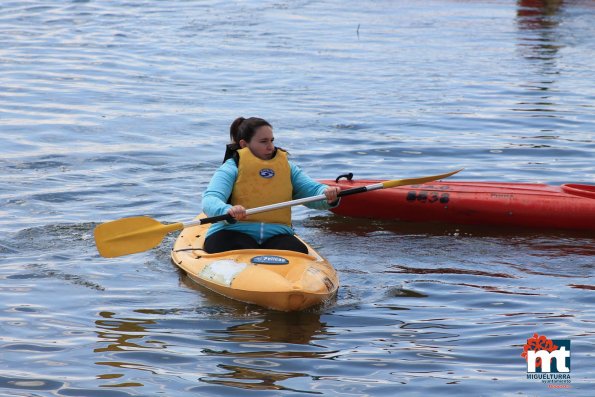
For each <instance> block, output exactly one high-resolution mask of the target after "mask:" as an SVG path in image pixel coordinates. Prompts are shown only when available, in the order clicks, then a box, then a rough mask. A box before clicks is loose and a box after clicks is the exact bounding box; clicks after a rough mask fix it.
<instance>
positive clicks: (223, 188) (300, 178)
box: [202, 159, 331, 244]
mask: <svg viewBox="0 0 595 397" xmlns="http://www.w3.org/2000/svg"><path fill="white" fill-rule="evenodd" d="M289 166H290V170H291V184H292V186H293V198H292V199H294V200H295V199H300V198H305V197H311V196H317V195H320V194H324V191H325V190H326V188H327V186H326V185H323V184H322V183H319V182H316V181H315V180H313V179H311V178H310V177H309V176H308V175H306V174H305V173H304V172H303V171H302V170H301V169H300V168H299V167H298V166H297V165H295V164H293V163H292V162H291V161H290V162H289ZM237 178H238V167H237V165H236V163H235V161H234V160H233V159H229V160H227V161H226V162H225V163H223V164H222V165H221V166H220V167H219V168H218V169H217V170H216V171H215V174H214V175H213V177H212V178H211V181H210V182H209V186H208V187H207V190H206V191H205V192H204V193H203V195H202V207H203V212H204V213H205V214H206V215H207V216H209V217H210V216H217V215H223V214H226V213H227V211H228V210H229V209H230V208H231V207H232V205H231V204H228V203H227V200H228V199H229V196H230V195H231V192H232V190H233V187H234V184H235V182H236V179H237ZM305 205H306V206H307V207H309V208H313V209H319V210H326V209H329V208H331V206H330V205H329V204H328V203H327V202H326V200H320V201H314V202H311V203H307V204H305ZM223 229H225V230H233V231H237V232H241V233H246V234H248V235H249V236H252V237H253V238H254V239H255V240H256V241H257V242H258V243H259V244H262V243H263V242H264V241H266V240H267V239H269V238H271V237H273V236H276V235H278V234H294V231H293V229H292V228H291V227H289V226H287V225H283V224H278V223H263V222H244V221H239V222H236V223H233V224H230V223H227V222H218V223H215V224H213V225H211V227H210V228H209V231H208V232H207V237H208V236H210V235H211V234H213V233H216V232H218V231H220V230H223Z"/></svg>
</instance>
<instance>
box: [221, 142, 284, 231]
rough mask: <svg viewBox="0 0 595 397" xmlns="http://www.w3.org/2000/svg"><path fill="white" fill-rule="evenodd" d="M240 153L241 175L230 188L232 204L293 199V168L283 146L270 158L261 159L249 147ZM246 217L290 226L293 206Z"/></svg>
mask: <svg viewBox="0 0 595 397" xmlns="http://www.w3.org/2000/svg"><path fill="white" fill-rule="evenodd" d="M238 155H239V162H238V177H237V179H236V183H235V185H234V187H233V190H232V192H231V204H232V205H242V206H244V208H246V209H250V208H255V207H261V206H263V205H269V204H275V203H279V202H282V201H289V200H291V199H292V194H293V186H292V184H291V168H290V166H289V161H288V160H287V153H286V152H285V151H284V150H281V149H277V151H276V155H275V157H273V158H272V159H270V160H262V159H259V158H258V157H256V156H255V155H253V154H252V152H251V151H250V149H249V148H247V147H246V148H243V149H240V150H238ZM245 221H247V222H265V223H281V224H285V225H288V226H291V207H286V208H281V209H278V210H274V211H267V212H261V213H259V214H253V215H250V216H248V217H247V218H246V219H245Z"/></svg>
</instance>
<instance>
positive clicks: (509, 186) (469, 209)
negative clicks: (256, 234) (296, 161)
mask: <svg viewBox="0 0 595 397" xmlns="http://www.w3.org/2000/svg"><path fill="white" fill-rule="evenodd" d="M321 182H322V183H325V184H327V185H330V186H339V187H340V188H341V189H342V190H345V189H350V188H355V187H360V186H366V185H370V184H374V183H378V182H382V181H379V180H352V181H349V180H340V181H339V182H335V181H329V180H327V181H321ZM332 211H333V212H335V213H336V214H339V215H345V216H351V217H360V218H373V219H391V220H397V221H404V222H440V223H450V224H463V225H492V226H505V227H523V228H544V229H566V230H591V231H595V186H593V185H579V184H566V185H562V186H551V185H546V184H539V183H498V182H463V181H460V182H459V181H456V182H442V181H439V182H432V183H427V184H421V185H412V186H400V187H395V188H389V189H383V190H375V191H371V192H367V193H365V194H354V195H350V196H345V197H343V198H342V199H341V204H340V205H339V206H338V207H336V208H333V209H332Z"/></svg>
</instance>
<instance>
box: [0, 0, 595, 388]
mask: <svg viewBox="0 0 595 397" xmlns="http://www.w3.org/2000/svg"><path fill="white" fill-rule="evenodd" d="M594 20H595V3H594V2H593V1H564V2H562V1H550V2H542V1H519V2H514V1H496V0H494V1H487V0H486V1H463V0H461V1H455V0H443V1H426V0H422V1H404V0H396V1H343V0H330V1H238V2H235V1H181V0H180V1H174V0H168V1H158V2H157V1H152V2H149V1H144V2H141V1H124V0H111V1H109V0H106V1H80V0H79V1H66V0H64V1H50V0H47V1H42V0H37V1H33V0H21V1H2V2H1V3H0V261H1V266H0V395H7V396H8V395H11V396H101V397H103V396H107V397H111V396H117V397H119V396H155V395H164V396H196V395H205V396H207V395H208V396H210V395H225V396H237V395H257V396H267V395H275V396H285V395H297V394H303V395H324V396H339V395H340V396H394V395H397V394H400V395H401V394H402V395H430V394H436V395H447V394H448V395H469V396H478V395H499V396H503V395H515V396H517V395H531V396H532V395H552V396H554V395H583V396H586V395H592V390H593V383H594V382H595V370H594V368H595V357H594V353H595V304H594V302H595V281H594V269H595V247H594V243H595V237H594V236H593V235H589V234H586V233H582V234H577V233H571V232H555V231H521V230H495V229H492V228H460V227H456V226H439V225H435V226H418V225H402V224H396V223H391V222H375V221H365V220H352V219H348V218H342V217H338V216H333V215H332V214H330V213H323V212H315V211H310V210H307V209H296V210H295V211H294V217H295V226H296V230H297V232H298V233H299V234H300V235H301V236H302V237H304V238H305V239H306V240H307V241H309V242H311V243H314V246H315V247H316V248H317V249H318V250H319V251H320V252H321V253H322V254H323V255H325V256H326V257H327V258H328V259H329V260H330V261H331V262H332V263H333V264H334V265H335V267H336V268H337V270H338V271H339V274H340V278H341V288H340V290H339V294H338V297H337V299H336V301H334V302H331V303H330V304H329V305H328V306H326V307H323V308H319V309H316V310H311V311H309V312H304V313H299V314H284V313H278V312H274V311H269V310H265V309H261V308H258V307H255V306H248V305H244V304H241V303H236V302H232V301H229V300H227V299H224V298H221V297H218V296H216V295H213V294H212V293H209V292H208V291H205V290H203V289H199V288H197V287H194V286H192V284H191V283H189V282H187V280H186V279H185V277H184V276H183V275H182V274H181V273H180V272H179V271H178V270H176V268H175V267H174V266H173V265H172V264H171V263H170V261H169V250H170V247H171V246H172V244H173V241H174V239H175V235H171V236H168V237H167V238H166V239H165V240H164V242H163V244H161V245H160V246H159V247H158V248H157V249H154V250H151V251H148V252H145V253H141V254H137V255H132V256H126V257H122V258H117V259H111V260H108V259H104V258H100V257H99V255H98V254H97V252H96V249H95V247H94V243H93V238H92V232H93V228H94V227H95V226H96V225H98V224H99V223H101V222H105V221H108V220H113V219H118V218H122V217H126V216H132V215H149V216H152V217H154V218H157V219H159V220H162V221H187V220H190V219H191V218H192V217H193V216H194V215H195V214H196V213H198V212H199V211H200V209H201V196H200V194H201V192H202V191H203V190H204V189H205V187H206V184H207V183H208V181H209V178H210V176H211V175H212V173H213V172H214V170H215V168H216V167H217V166H218V164H219V163H220V160H221V158H222V155H223V151H224V144H225V143H226V142H227V136H226V135H227V129H228V126H229V124H230V123H231V121H232V120H233V119H234V118H235V117H237V116H240V115H243V116H250V115H259V116H262V117H265V118H267V119H269V120H270V121H271V122H272V123H273V124H274V126H275V133H276V138H277V141H278V144H279V145H280V146H282V147H287V148H289V149H290V151H291V153H292V155H293V158H294V161H296V162H297V163H299V164H300V165H301V166H302V168H304V169H305V170H306V171H307V172H308V173H309V174H310V175H311V176H313V177H315V178H321V179H322V178H327V179H328V178H332V177H334V176H336V175H338V174H339V173H343V172H346V171H352V172H354V173H355V174H356V177H360V178H363V177H368V178H377V179H380V178H388V179H394V178H401V177H414V176H422V175H428V174H430V175H431V174H435V173H441V172H446V171H448V170H452V169H455V168H459V167H466V169H465V171H464V172H463V173H461V174H460V176H457V177H456V178H455V179H458V180H484V181H485V180H495V181H512V182H546V183H550V184H554V185H556V184H561V183H566V182H583V183H594V182H595V140H594V131H595V108H594V107H595V83H594V79H593V76H594V67H593V60H594V59H595V23H594ZM536 332H537V333H539V334H540V335H541V334H544V335H546V336H548V337H549V338H554V339H570V340H571V343H572V345H571V346H572V356H571V358H572V364H571V376H572V388H571V389H568V390H551V389H548V388H547V387H546V385H544V384H541V383H539V382H538V381H532V380H527V379H526V362H525V361H524V359H523V358H522V357H521V356H520V354H521V352H522V346H523V345H524V343H525V342H526V339H527V338H529V337H531V336H532V335H533V334H534V333H536ZM588 390H591V392H588Z"/></svg>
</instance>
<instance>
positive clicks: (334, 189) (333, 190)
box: [324, 186, 341, 204]
mask: <svg viewBox="0 0 595 397" xmlns="http://www.w3.org/2000/svg"><path fill="white" fill-rule="evenodd" d="M340 191H341V188H340V187H338V186H329V187H327V188H326V190H325V191H324V195H325V196H326V201H327V203H329V204H332V203H334V202H335V201H337V200H338V198H339V196H338V194H339V192H340Z"/></svg>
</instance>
